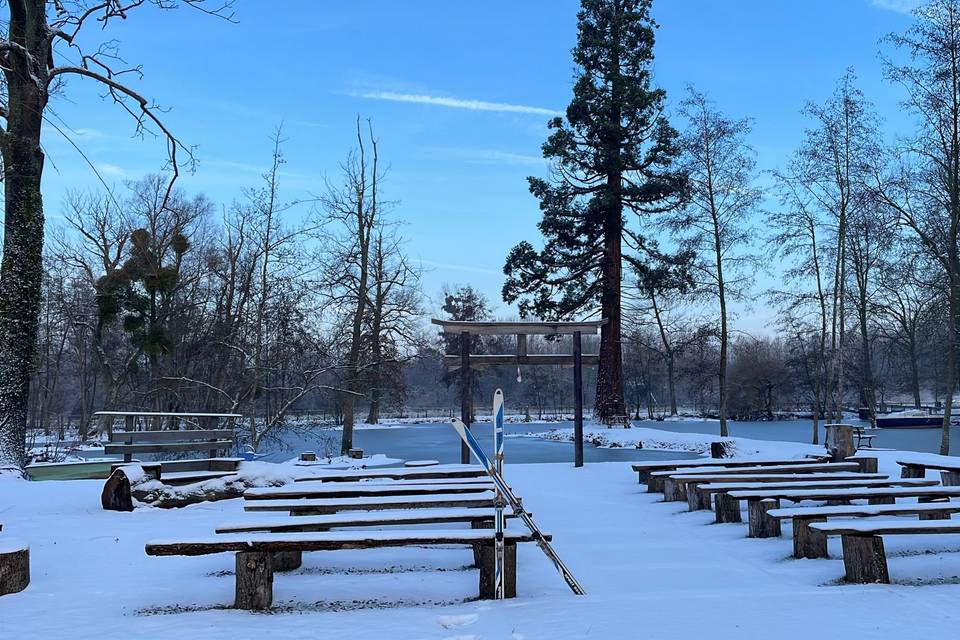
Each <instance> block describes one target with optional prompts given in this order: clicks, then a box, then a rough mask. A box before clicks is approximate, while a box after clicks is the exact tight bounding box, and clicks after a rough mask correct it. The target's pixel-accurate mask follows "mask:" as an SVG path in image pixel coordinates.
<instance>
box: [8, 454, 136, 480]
mask: <svg viewBox="0 0 960 640" xmlns="http://www.w3.org/2000/svg"><path fill="white" fill-rule="evenodd" d="M120 462H123V460H120V459H117V458H95V459H92V460H73V461H70V462H33V463H31V464H28V465H27V467H26V469H25V471H26V472H27V477H28V478H30V479H31V480H105V479H106V478H109V477H110V467H111V466H112V465H115V464H118V463H120Z"/></svg>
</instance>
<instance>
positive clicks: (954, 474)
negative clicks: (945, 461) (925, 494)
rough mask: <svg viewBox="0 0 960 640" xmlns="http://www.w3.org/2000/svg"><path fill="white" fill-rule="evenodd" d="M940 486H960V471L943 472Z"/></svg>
mask: <svg viewBox="0 0 960 640" xmlns="http://www.w3.org/2000/svg"><path fill="white" fill-rule="evenodd" d="M940 484H942V485H943V486H945V487H957V486H960V471H941V472H940Z"/></svg>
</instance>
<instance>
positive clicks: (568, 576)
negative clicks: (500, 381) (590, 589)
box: [453, 389, 586, 598]
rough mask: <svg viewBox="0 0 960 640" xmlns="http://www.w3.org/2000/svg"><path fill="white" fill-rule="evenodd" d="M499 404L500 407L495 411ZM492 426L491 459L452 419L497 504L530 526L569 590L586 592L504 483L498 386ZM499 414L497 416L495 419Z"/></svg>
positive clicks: (499, 520) (499, 582) (499, 530)
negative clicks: (493, 490)
mask: <svg viewBox="0 0 960 640" xmlns="http://www.w3.org/2000/svg"><path fill="white" fill-rule="evenodd" d="M498 402H499V405H498ZM498 408H499V411H498ZM493 415H494V428H493V437H494V459H493V460H491V459H490V458H488V457H487V454H485V453H484V452H483V449H481V448H480V443H479V442H477V439H476V438H475V437H474V436H473V434H472V433H471V432H470V430H469V429H467V426H466V425H465V424H463V422H462V421H461V420H459V419H457V418H454V419H453V428H454V429H456V431H457V434H458V435H459V436H460V439H461V440H463V441H464V443H466V445H467V448H469V449H470V451H471V453H473V455H474V457H475V458H476V459H477V461H479V462H480V464H481V465H482V466H483V468H484V469H486V471H487V475H489V476H490V479H491V480H493V484H494V487H495V488H496V492H497V498H498V504H499V503H500V502H502V501H505V502H506V504H508V505H510V508H511V509H513V513H514V514H515V515H516V516H517V517H518V518H519V519H520V521H521V522H523V524H524V526H526V527H527V529H529V530H530V533H531V534H532V535H533V538H534V541H535V542H536V543H537V546H538V547H540V550H541V551H543V553H544V554H545V555H546V556H547V557H548V558H549V559H550V561H551V562H553V566H555V567H556V569H557V571H558V572H559V573H560V576H561V577H562V578H563V579H564V581H565V582H566V583H567V585H568V586H569V587H570V590H571V591H573V592H574V593H575V594H577V595H578V596H580V595H583V594H584V593H586V592H585V591H584V590H583V587H581V586H580V583H579V582H577V579H576V578H575V577H573V574H572V573H570V570H569V569H568V568H567V566H566V565H565V564H563V560H561V559H560V556H558V555H557V552H556V551H554V549H553V547H552V546H551V545H550V543H549V542H548V541H547V540H546V539H545V538H544V537H543V533H542V532H541V531H540V528H539V527H538V526H537V524H536V523H535V522H534V521H533V518H532V517H530V514H528V513H527V512H526V510H525V509H524V508H523V503H521V502H520V499H519V498H517V496H516V495H514V493H513V490H512V489H510V487H509V486H508V485H507V483H506V482H505V481H504V480H503V474H502V470H503V392H502V391H500V390H499V389H498V390H497V393H496V395H495V396H494V414H493ZM498 415H499V420H498ZM497 511H498V515H497V517H496V521H495V523H494V525H495V527H496V534H495V535H496V539H495V541H494V546H495V547H497V549H496V550H495V552H494V554H495V557H496V559H497V566H496V570H495V573H496V589H497V591H496V594H497V597H498V598H502V597H503V560H504V558H503V521H504V518H503V509H502V508H498V510H497Z"/></svg>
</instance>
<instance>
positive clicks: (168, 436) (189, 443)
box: [103, 429, 233, 462]
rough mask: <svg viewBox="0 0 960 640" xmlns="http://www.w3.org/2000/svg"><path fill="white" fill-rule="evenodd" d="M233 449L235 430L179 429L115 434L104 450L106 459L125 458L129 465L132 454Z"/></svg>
mask: <svg viewBox="0 0 960 640" xmlns="http://www.w3.org/2000/svg"><path fill="white" fill-rule="evenodd" d="M232 449H233V429H176V430H173V429H171V430H167V431H114V432H113V434H112V435H111V436H110V442H108V443H107V444H105V445H104V446H103V452H104V453H105V454H107V455H117V454H123V456H124V462H130V459H131V458H130V457H131V456H132V455H133V454H140V453H171V452H185V451H210V452H212V453H211V455H210V456H209V457H211V458H215V457H217V453H216V452H217V451H230V450H232Z"/></svg>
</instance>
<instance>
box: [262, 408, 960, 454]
mask: <svg viewBox="0 0 960 640" xmlns="http://www.w3.org/2000/svg"><path fill="white" fill-rule="evenodd" d="M635 424H636V425H637V426H643V427H650V428H653V429H663V430H664V431H676V432H685V433H718V431H719V428H720V426H719V423H718V422H717V421H716V420H697V419H692V420H679V421H664V422H655V421H649V420H641V421H637V422H636V423H635ZM853 424H866V423H861V422H857V421H853ZM729 425H730V434H731V435H732V436H740V437H744V438H754V439H757V440H786V441H790V442H810V441H811V435H812V433H811V431H812V423H811V422H810V421H809V420H785V421H778V422H730V423H729ZM564 427H565V428H570V427H572V423H570V422H561V423H553V424H508V425H506V430H507V433H508V434H510V433H537V432H545V431H549V430H550V429H554V428H564ZM473 430H474V433H475V435H476V436H477V439H478V440H480V442H481V444H483V445H484V447H485V448H487V447H489V444H490V441H491V440H492V437H493V436H492V429H491V425H490V424H489V423H479V424H475V425H473ZM322 433H323V434H324V435H323V436H319V437H317V436H312V435H306V436H300V435H294V434H288V435H287V436H285V437H284V446H273V447H270V448H269V449H265V451H264V452H265V453H267V454H268V455H267V457H266V458H265V459H266V460H270V461H280V460H285V459H288V458H290V457H292V456H293V455H294V454H296V453H299V452H300V451H305V450H314V451H317V452H318V453H321V454H322V453H323V450H324V443H323V442H322V440H326V441H327V442H329V441H330V440H331V439H335V441H336V442H339V438H340V432H339V431H338V430H331V429H323V430H322ZM871 433H873V434H875V435H876V436H877V437H876V438H875V439H874V446H877V447H883V448H891V449H903V450H910V451H923V452H930V453H936V452H937V451H939V448H940V430H939V429H877V430H875V431H871ZM824 437H825V433H824V429H823V428H822V427H821V428H820V442H821V443H822V442H823V441H824ZM951 439H952V441H953V442H955V443H957V444H955V445H954V448H955V449H957V448H958V447H960V427H953V428H952V429H951ZM354 446H356V447H359V448H361V449H363V450H364V452H365V453H383V454H386V455H388V456H390V457H394V458H401V459H404V460H416V459H433V460H439V461H440V462H444V463H448V462H458V461H459V459H460V458H459V456H460V444H459V439H458V438H457V436H456V434H455V433H454V431H453V428H452V427H450V425H448V424H418V425H409V426H403V427H396V426H394V427H383V428H372V429H371V428H366V427H364V428H361V429H357V430H356V431H355V432H354ZM505 447H506V458H507V460H508V461H509V462H514V463H521V462H569V461H572V460H573V445H572V444H570V443H563V442H552V441H547V440H541V439H537V438H508V439H507V441H506V445H505ZM690 455H691V454H683V453H679V452H672V451H645V450H639V449H626V448H624V449H600V448H597V447H593V446H591V445H589V444H587V445H586V446H585V447H584V459H585V460H586V461H587V462H606V461H617V460H623V461H627V460H656V459H670V458H680V457H688V456H690Z"/></svg>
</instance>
